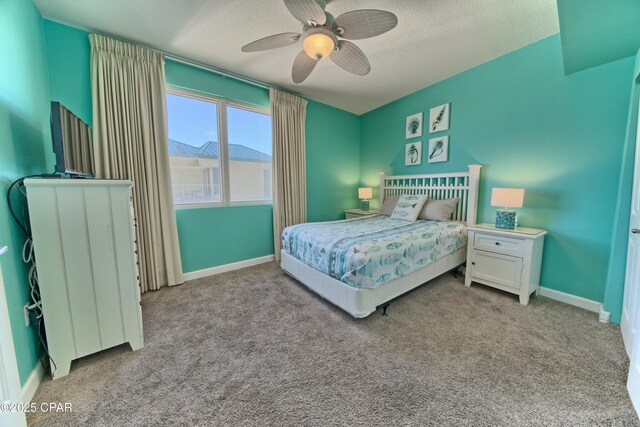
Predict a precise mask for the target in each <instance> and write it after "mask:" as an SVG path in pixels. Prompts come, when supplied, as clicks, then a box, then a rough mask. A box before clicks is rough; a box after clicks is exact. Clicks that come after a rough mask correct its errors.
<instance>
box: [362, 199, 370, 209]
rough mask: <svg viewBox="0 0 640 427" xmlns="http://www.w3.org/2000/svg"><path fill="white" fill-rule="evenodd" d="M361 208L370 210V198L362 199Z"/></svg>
mask: <svg viewBox="0 0 640 427" xmlns="http://www.w3.org/2000/svg"><path fill="white" fill-rule="evenodd" d="M360 210H362V211H368V210H369V201H368V200H360Z"/></svg>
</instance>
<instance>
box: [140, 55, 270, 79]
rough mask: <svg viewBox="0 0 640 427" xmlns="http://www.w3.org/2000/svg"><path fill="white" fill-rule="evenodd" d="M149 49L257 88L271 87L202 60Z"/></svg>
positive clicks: (168, 57) (172, 59)
mask: <svg viewBox="0 0 640 427" xmlns="http://www.w3.org/2000/svg"><path fill="white" fill-rule="evenodd" d="M150 49H153V50H156V51H158V52H160V53H162V54H163V55H164V57H165V58H166V59H168V60H170V61H173V62H179V63H181V64H185V65H189V66H192V67H196V68H200V69H201V70H205V71H209V72H212V73H215V74H218V75H221V76H223V77H229V78H231V79H234V80H238V81H241V82H243V83H247V84H250V85H253V86H257V87H259V88H263V89H269V88H270V87H271V86H269V85H267V84H265V83H261V82H259V81H257V80H253V79H250V78H248V77H243V76H240V75H238V74H235V73H231V72H229V71H224V70H221V69H219V68H216V67H213V66H211V65H207V64H204V63H202V62H198V61H194V60H192V59H187V58H185V57H182V56H178V55H174V54H171V53H167V52H164V51H162V50H158V49H154V48H150Z"/></svg>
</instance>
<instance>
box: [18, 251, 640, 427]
mask: <svg viewBox="0 0 640 427" xmlns="http://www.w3.org/2000/svg"><path fill="white" fill-rule="evenodd" d="M142 303H143V305H142V308H143V317H144V328H145V347H144V348H143V349H142V350H140V351H137V352H131V351H130V349H129V347H128V346H120V347H116V348H114V349H111V350H107V351H105V352H102V353H100V354H97V355H94V356H90V357H87V358H84V359H82V360H80V361H77V362H74V364H73V365H72V369H71V374H70V375H69V376H67V377H65V378H62V379H59V380H56V381H50V380H47V381H44V382H43V383H42V384H41V385H40V388H39V389H38V391H37V393H36V396H35V398H34V401H35V402H36V403H40V402H71V403H72V404H73V412H72V413H67V414H52V413H41V412H38V413H35V414H30V415H29V424H30V425H31V426H143V425H153V426H174V425H182V426H188V425H193V426H214V425H215V426H221V425H229V426H253V425H278V426H280V425H336V426H340V425H345V426H357V425H361V426H377V425H406V426H414V425H415V426H424V425H438V426H441V425H455V426H460V425H469V426H489V425H491V426H494V425H505V426H514V425H547V426H551V425H558V426H561V425H562V426H566V425H640V423H638V418H637V417H636V415H635V413H634V412H633V408H632V405H631V403H630V400H629V398H628V396H627V392H626V389H625V382H626V372H627V364H628V362H627V359H626V356H625V352H624V349H623V345H622V341H621V337H620V330H619V328H617V327H616V326H613V325H603V324H601V323H599V322H598V321H597V316H596V315H595V314H594V313H590V312H587V311H584V310H581V309H578V308H575V307H571V306H568V305H564V304H561V303H558V302H555V301H552V300H549V299H546V298H542V297H534V298H533V299H532V301H531V304H530V305H529V306H528V307H523V306H520V305H519V304H518V302H517V297H516V296H515V295H513V296H512V295H508V294H505V293H502V292H499V291H496V290H493V289H489V288H486V287H482V286H479V285H473V286H472V287H471V288H465V287H464V285H463V278H459V279H455V278H453V277H452V276H451V275H444V276H441V277H440V278H438V279H435V280H433V281H432V282H430V283H429V284H427V285H425V286H423V287H422V288H420V289H418V290H416V291H414V292H413V293H411V294H409V295H408V296H406V297H404V298H402V299H400V300H398V301H396V302H394V303H393V304H392V305H391V307H390V309H389V316H388V317H382V316H381V315H380V314H379V312H378V313H375V314H373V315H371V316H369V317H368V318H366V319H362V320H354V319H352V318H351V317H349V316H348V315H347V314H345V313H344V312H342V311H340V310H339V309H337V308H335V307H334V306H332V305H330V304H329V303H327V302H325V301H323V300H321V299H320V298H319V297H317V296H316V295H315V294H313V293H311V292H310V291H308V290H307V289H306V288H304V287H303V286H302V285H300V284H298V283H297V282H296V281H294V280H293V279H291V278H289V277H288V276H286V275H285V274H284V273H283V272H282V271H281V270H280V268H279V267H278V266H277V265H276V264H275V263H270V264H264V265H260V266H256V267H251V268H247V269H244V270H239V271H235V272H230V273H226V274H222V275H219V276H214V277H210V278H206V279H200V280H197V281H193V282H190V283H188V284H185V285H183V286H179V287H174V288H164V289H162V290H160V291H157V292H151V293H148V294H145V295H144V296H143V299H142Z"/></svg>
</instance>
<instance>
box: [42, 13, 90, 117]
mask: <svg viewBox="0 0 640 427" xmlns="http://www.w3.org/2000/svg"><path fill="white" fill-rule="evenodd" d="M44 33H45V40H46V44H47V63H48V66H49V75H50V81H51V99H52V100H53V101H59V102H62V103H63V104H64V105H65V107H67V108H68V109H70V110H71V111H73V112H74V113H75V114H76V115H77V116H78V117H80V118H81V119H82V120H84V121H85V122H86V123H88V124H89V125H91V124H92V123H93V116H92V106H91V70H90V67H91V47H90V45H89V38H88V34H87V33H86V32H85V31H82V30H78V29H76V28H73V27H68V26H66V25H62V24H58V23H57V22H52V21H48V20H46V19H45V20H44Z"/></svg>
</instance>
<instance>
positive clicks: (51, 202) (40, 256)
mask: <svg viewBox="0 0 640 427" xmlns="http://www.w3.org/2000/svg"><path fill="white" fill-rule="evenodd" d="M25 186H26V188H27V200H28V205H29V217H30V222H31V229H32V234H33V244H34V249H35V256H36V265H37V271H38V278H39V282H40V293H41V296H42V309H43V313H44V322H45V329H46V333H47V342H48V346H49V354H50V356H51V358H52V359H53V362H54V363H55V366H54V365H52V372H53V378H54V379H55V378H59V377H62V376H65V375H67V374H68V373H69V369H70V366H71V361H72V360H74V359H77V358H79V357H83V356H86V355H88V354H91V353H95V352H97V351H100V350H104V349H107V348H110V347H113V346H116V345H119V344H122V343H127V342H128V343H129V344H130V345H131V348H132V349H133V350H137V349H139V348H142V346H143V336H142V313H141V310H140V288H139V284H138V270H137V263H136V262H137V261H136V242H135V228H134V214H133V207H132V203H131V188H132V187H133V183H132V182H131V181H112V180H98V179H27V180H25Z"/></svg>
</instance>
